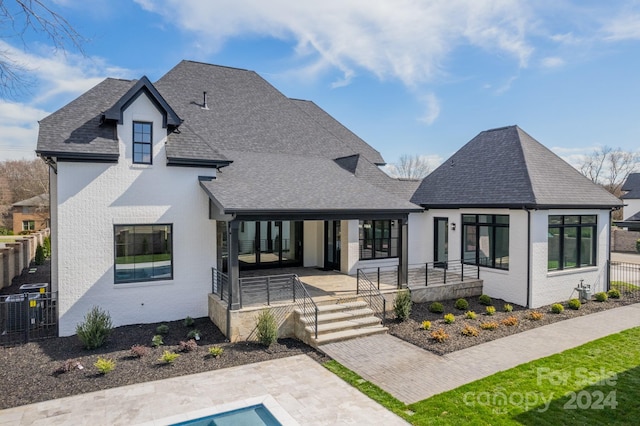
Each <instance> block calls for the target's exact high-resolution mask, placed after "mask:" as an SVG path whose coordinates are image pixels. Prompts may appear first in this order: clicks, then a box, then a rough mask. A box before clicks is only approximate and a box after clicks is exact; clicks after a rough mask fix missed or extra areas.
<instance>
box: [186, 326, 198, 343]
mask: <svg viewBox="0 0 640 426" xmlns="http://www.w3.org/2000/svg"><path fill="white" fill-rule="evenodd" d="M200 334H201V333H200V330H198V329H197V328H194V329H193V330H191V331H189V332H188V333H187V339H193V340H196V341H198V340H200Z"/></svg>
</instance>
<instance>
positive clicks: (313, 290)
mask: <svg viewBox="0 0 640 426" xmlns="http://www.w3.org/2000/svg"><path fill="white" fill-rule="evenodd" d="M286 274H296V275H298V277H299V278H300V281H302V283H304V285H305V287H306V288H307V291H308V292H309V296H311V297H312V298H313V299H314V300H315V301H322V300H323V299H335V298H340V297H344V296H351V295H354V294H356V289H357V282H358V280H357V278H356V276H355V275H347V274H343V273H341V272H338V271H326V270H323V269H321V268H303V267H292V268H275V269H257V270H250V271H240V278H248V277H264V276H272V275H286ZM396 289H397V285H396V284H395V283H386V282H382V281H381V282H380V291H381V292H387V291H393V290H396ZM256 296H258V295H256ZM242 303H243V305H244V306H249V305H253V306H255V305H263V304H264V297H263V296H262V295H259V296H258V297H256V298H255V299H254V298H253V297H251V295H250V294H247V293H244V292H243V301H242Z"/></svg>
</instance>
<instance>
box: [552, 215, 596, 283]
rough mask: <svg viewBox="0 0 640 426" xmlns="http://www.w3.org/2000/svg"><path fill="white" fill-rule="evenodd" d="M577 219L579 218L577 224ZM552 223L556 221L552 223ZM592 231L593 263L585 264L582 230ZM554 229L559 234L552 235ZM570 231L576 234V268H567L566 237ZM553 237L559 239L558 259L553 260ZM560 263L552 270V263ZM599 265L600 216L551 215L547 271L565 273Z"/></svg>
mask: <svg viewBox="0 0 640 426" xmlns="http://www.w3.org/2000/svg"><path fill="white" fill-rule="evenodd" d="M575 218H578V220H577V222H576V221H575ZM552 221H556V222H554V223H552ZM585 228H590V229H591V262H590V263H586V262H583V259H585V256H584V255H583V250H582V230H583V229H585ZM552 229H557V230H558V231H559V232H558V233H557V234H554V233H552V231H551V230H552ZM569 229H574V230H575V232H576V261H575V266H567V265H566V264H565V263H566V255H565V241H566V239H565V235H567V231H568V230H569ZM553 236H557V237H558V258H557V259H551V258H550V255H551V249H550V245H551V244H550V243H549V239H550V238H552V237H553ZM552 260H553V261H556V260H557V262H558V267H557V268H551V261H552ZM597 265H598V215H595V214H583V215H579V214H567V215H549V219H548V223H547V270H548V271H550V272H551V271H565V270H571V269H580V268H589V267H592V266H597Z"/></svg>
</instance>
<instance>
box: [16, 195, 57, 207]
mask: <svg viewBox="0 0 640 426" xmlns="http://www.w3.org/2000/svg"><path fill="white" fill-rule="evenodd" d="M48 205H49V194H40V195H36V196H35V197H31V198H27V199H26V200H22V201H18V202H17V203H13V204H12V206H13V207H31V206H48Z"/></svg>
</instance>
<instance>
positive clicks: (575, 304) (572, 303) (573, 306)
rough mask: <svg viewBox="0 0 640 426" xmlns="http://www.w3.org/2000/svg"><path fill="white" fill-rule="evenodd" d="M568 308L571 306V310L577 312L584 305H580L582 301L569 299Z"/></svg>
mask: <svg viewBox="0 0 640 426" xmlns="http://www.w3.org/2000/svg"><path fill="white" fill-rule="evenodd" d="M567 306H569V308H571V309H573V310H574V311H577V310H578V309H580V306H582V303H580V299H569V302H568V303H567Z"/></svg>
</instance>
